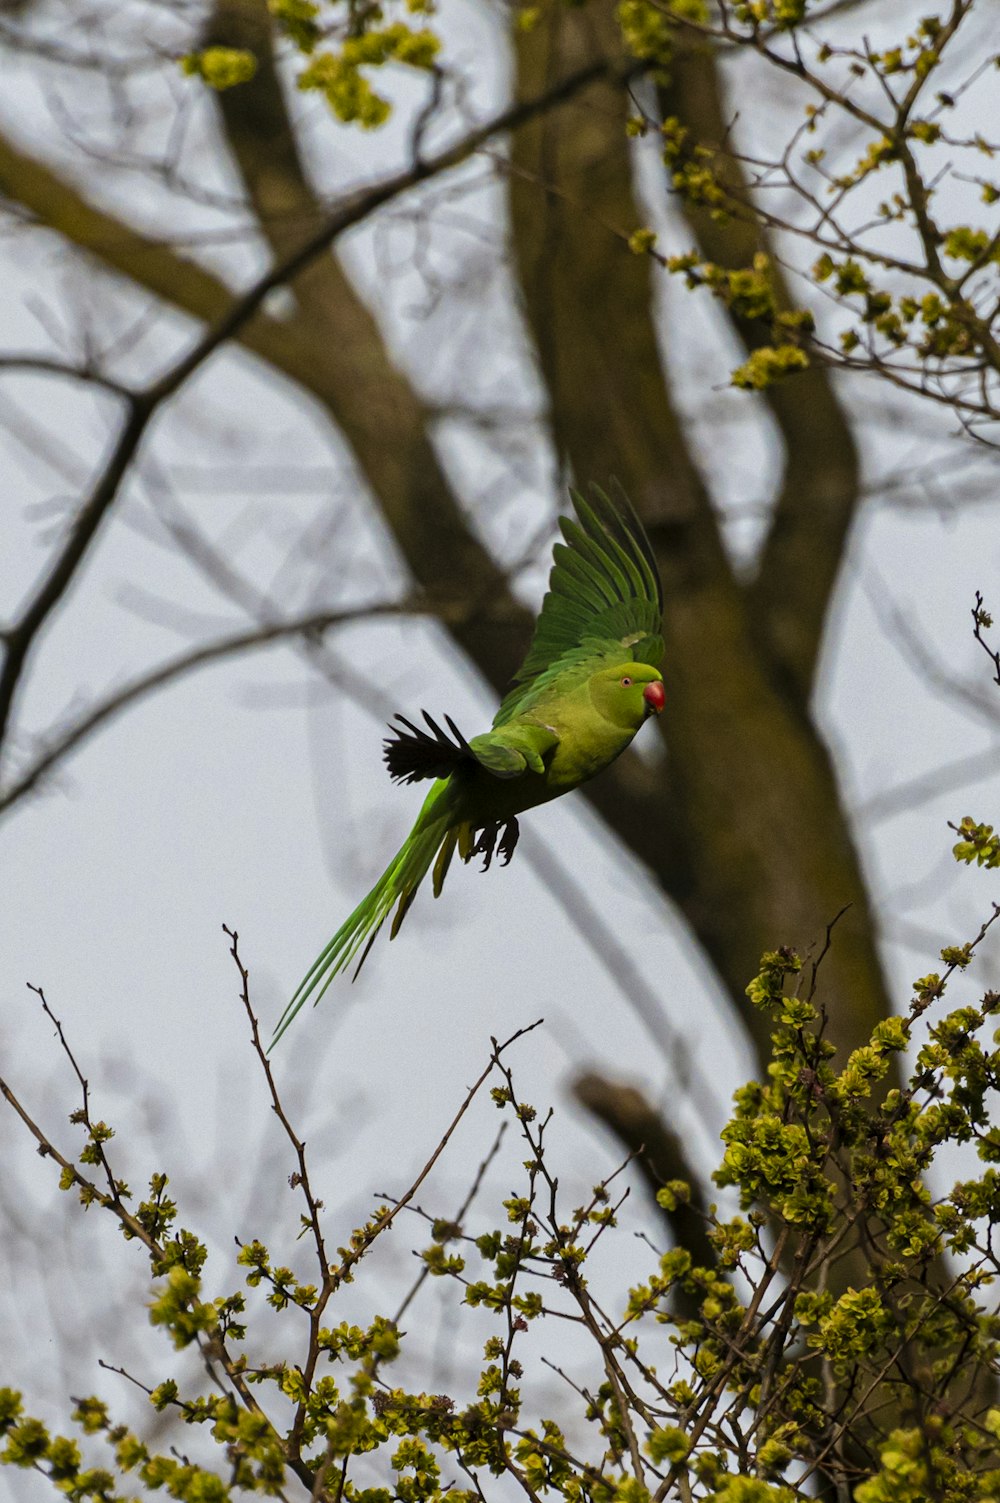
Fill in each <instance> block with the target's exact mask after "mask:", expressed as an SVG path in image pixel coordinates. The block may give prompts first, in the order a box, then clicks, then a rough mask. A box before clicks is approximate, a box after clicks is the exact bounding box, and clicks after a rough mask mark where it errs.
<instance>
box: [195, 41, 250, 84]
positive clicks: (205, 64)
mask: <svg viewBox="0 0 1000 1503" xmlns="http://www.w3.org/2000/svg"><path fill="white" fill-rule="evenodd" d="M181 67H182V69H183V70H184V72H185V73H187V74H189V75H194V76H195V77H198V78H203V79H204V80H205V82H206V83H207V84H208V86H209V88H210V89H232V88H235V87H236V85H237V84H242V83H249V81H250V79H251V78H253V76H254V74H255V73H256V72H257V59H256V58H255V57H254V55H253V53H252V52H246V51H243V50H241V49H240V48H237V47H205V48H204V49H203V50H202V51H201V52H189V53H188V54H187V56H186V57H182V58H181Z"/></svg>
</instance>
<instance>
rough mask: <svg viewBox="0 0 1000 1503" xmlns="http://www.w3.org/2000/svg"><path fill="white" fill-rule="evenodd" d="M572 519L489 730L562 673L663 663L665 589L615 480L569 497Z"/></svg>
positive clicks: (563, 525) (565, 522)
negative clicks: (602, 664) (605, 486)
mask: <svg viewBox="0 0 1000 1503" xmlns="http://www.w3.org/2000/svg"><path fill="white" fill-rule="evenodd" d="M570 494H571V496H572V498H573V506H574V509H575V511H576V518H575V519H574V518H571V517H560V519H559V527H560V531H561V532H562V535H563V539H564V541H563V542H561V543H556V545H555V547H554V548H553V550H552V572H551V573H550V575H549V588H548V591H547V593H546V595H545V599H544V600H543V601H542V609H541V611H540V613H539V616H538V620H537V622H536V623H535V633H534V636H533V637H532V639H531V645H530V647H529V648H528V654H527V657H526V658H525V660H524V662H523V663H522V665H521V667H520V669H519V670H518V672H517V674H516V675H515V677H514V683H513V687H512V688H511V690H510V692H509V693H508V694H507V696H506V698H505V699H504V701H503V703H502V705H501V706H500V709H499V710H498V712H497V715H496V719H495V720H494V722H493V724H494V725H495V726H500V725H503V724H505V722H507V721H508V720H510V719H511V718H512V717H513V716H515V715H517V714H519V713H520V712H521V711H522V710H525V709H528V708H530V706H531V704H532V703H533V702H534V701H536V700H537V699H538V698H539V697H540V695H542V694H543V693H544V692H545V691H546V689H547V688H548V687H549V686H550V685H552V684H553V682H554V681H555V680H556V679H557V678H559V677H560V676H561V675H563V674H572V675H573V676H576V675H577V674H580V675H582V674H585V673H589V672H592V671H593V669H594V666H595V665H596V664H597V663H599V662H607V663H615V662H629V661H635V662H643V663H650V664H651V665H653V666H654V667H655V666H656V665H657V664H658V663H659V661H660V659H661V657H662V656H663V641H662V638H661V636H660V628H661V620H662V616H663V589H662V586H661V583H660V574H659V570H658V569H657V566H656V556H655V554H654V553H653V549H652V546H651V544H650V542H649V539H648V537H647V536H646V533H645V529H644V528H643V525H642V523H641V522H640V520H639V518H638V516H637V515H636V513H635V511H634V509H633V507H632V504H631V502H630V501H629V500H628V497H627V496H626V495H625V492H624V491H623V490H622V488H621V486H620V485H619V484H618V483H617V481H612V483H611V486H610V491H609V492H605V491H602V490H600V489H599V488H598V487H597V486H592V487H591V489H590V492H589V495H588V496H587V497H586V498H584V497H583V496H581V495H580V494H579V493H578V492H576V491H571V492H570Z"/></svg>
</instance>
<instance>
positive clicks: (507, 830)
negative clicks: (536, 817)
mask: <svg viewBox="0 0 1000 1503" xmlns="http://www.w3.org/2000/svg"><path fill="white" fill-rule="evenodd" d="M500 829H501V826H500V822H499V820H494V821H493V822H492V823H491V824H488V825H484V826H483V828H482V832H481V834H480V836H479V839H478V840H477V841H476V843H475V845H474V846H473V847H472V850H471V851H470V852H469V858H468V859H469V860H470V861H471V860H472V858H473V856H482V858H483V865H482V870H483V871H484V872H488V871H489V869H490V865H491V863H492V861H493V857H494V856H495V855H499V856H501V857H502V858H503V864H504V866H506V865H507V864H508V863H509V861H510V858H511V856H513V854H514V847H515V846H516V845H517V840H518V836H519V835H520V833H521V828H520V826H519V825H518V822H517V820H516V819H508V820H507V821H506V822H505V824H504V825H503V834H502V835H501V833H500Z"/></svg>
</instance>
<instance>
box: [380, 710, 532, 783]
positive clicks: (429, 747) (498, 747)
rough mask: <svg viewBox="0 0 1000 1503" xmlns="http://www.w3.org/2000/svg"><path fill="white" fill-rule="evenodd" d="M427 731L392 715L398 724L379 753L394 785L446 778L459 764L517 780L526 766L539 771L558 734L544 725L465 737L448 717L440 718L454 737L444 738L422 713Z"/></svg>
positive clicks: (432, 721)
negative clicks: (473, 765)
mask: <svg viewBox="0 0 1000 1503" xmlns="http://www.w3.org/2000/svg"><path fill="white" fill-rule="evenodd" d="M423 717H424V719H425V720H426V722H427V726H428V730H426V731H425V730H424V729H423V727H422V726H417V725H414V724H413V722H412V720H407V719H406V716H405V715H397V716H396V717H395V718H396V720H398V721H399V724H400V725H401V726H402V727H403V729H402V730H400V728H399V726H398V725H392V726H390V727H389V729H390V731H391V732H392V735H391V736H390V737H388V738H387V739H386V740H385V741H384V742H383V752H382V755H383V756H384V758H385V761H386V765H387V766H388V768H389V776H390V777H391V778H393V779H394V780H395V781H396V782H398V783H416V782H418V781H419V780H420V779H421V778H446V777H449V776H450V775H451V773H453V772H454V771H455V770H456V769H457V768H459V767H461V766H462V765H463V763H464V764H469V763H475V762H478V763H479V765H480V766H481V767H484V768H485V769H486V771H487V772H491V773H492V774H493V776H494V777H495V778H516V777H520V775H521V774H522V773H523V772H525V771H526V770H528V769H530V770H531V771H532V772H542V771H543V770H544V764H543V761H542V758H543V756H544V754H545V753H546V752H547V751H549V750H551V748H552V747H553V746H555V744H556V741H557V740H558V737H557V736H556V735H555V733H554V732H553V731H550V730H548V729H547V728H546V727H544V726H524V727H521V726H516V727H515V726H512V727H511V729H510V730H509V731H506V732H504V731H500V732H497V731H487V732H486V733H485V734H484V735H482V736H473V738H472V740H471V741H466V739H465V737H464V736H463V735H462V732H461V731H460V730H459V728H458V726H457V725H456V724H455V722H454V721H453V720H452V718H451V716H450V715H446V716H445V717H444V718H445V720H446V722H447V724H448V729H449V731H451V735H452V737H453V738H454V739H453V740H452V739H449V737H448V736H447V735H446V734H445V732H444V731H443V730H442V729H441V727H440V726H439V725H438V724H437V722H436V721H435V720H432V719H431V717H430V716H429V715H428V713H427V711H426V710H424V711H423Z"/></svg>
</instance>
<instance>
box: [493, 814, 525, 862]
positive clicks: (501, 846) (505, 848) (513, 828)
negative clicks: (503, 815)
mask: <svg viewBox="0 0 1000 1503" xmlns="http://www.w3.org/2000/svg"><path fill="white" fill-rule="evenodd" d="M520 835H521V826H520V825H519V824H518V822H517V820H516V819H508V821H507V823H506V824H505V825H504V831H503V835H502V837H501V838H500V840H499V841H498V842H497V851H498V852H499V854H500V855H501V856H502V857H503V864H504V866H509V865H510V858H511V856H513V854H514V847H515V846H516V845H517V842H518V840H519V839H520Z"/></svg>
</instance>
